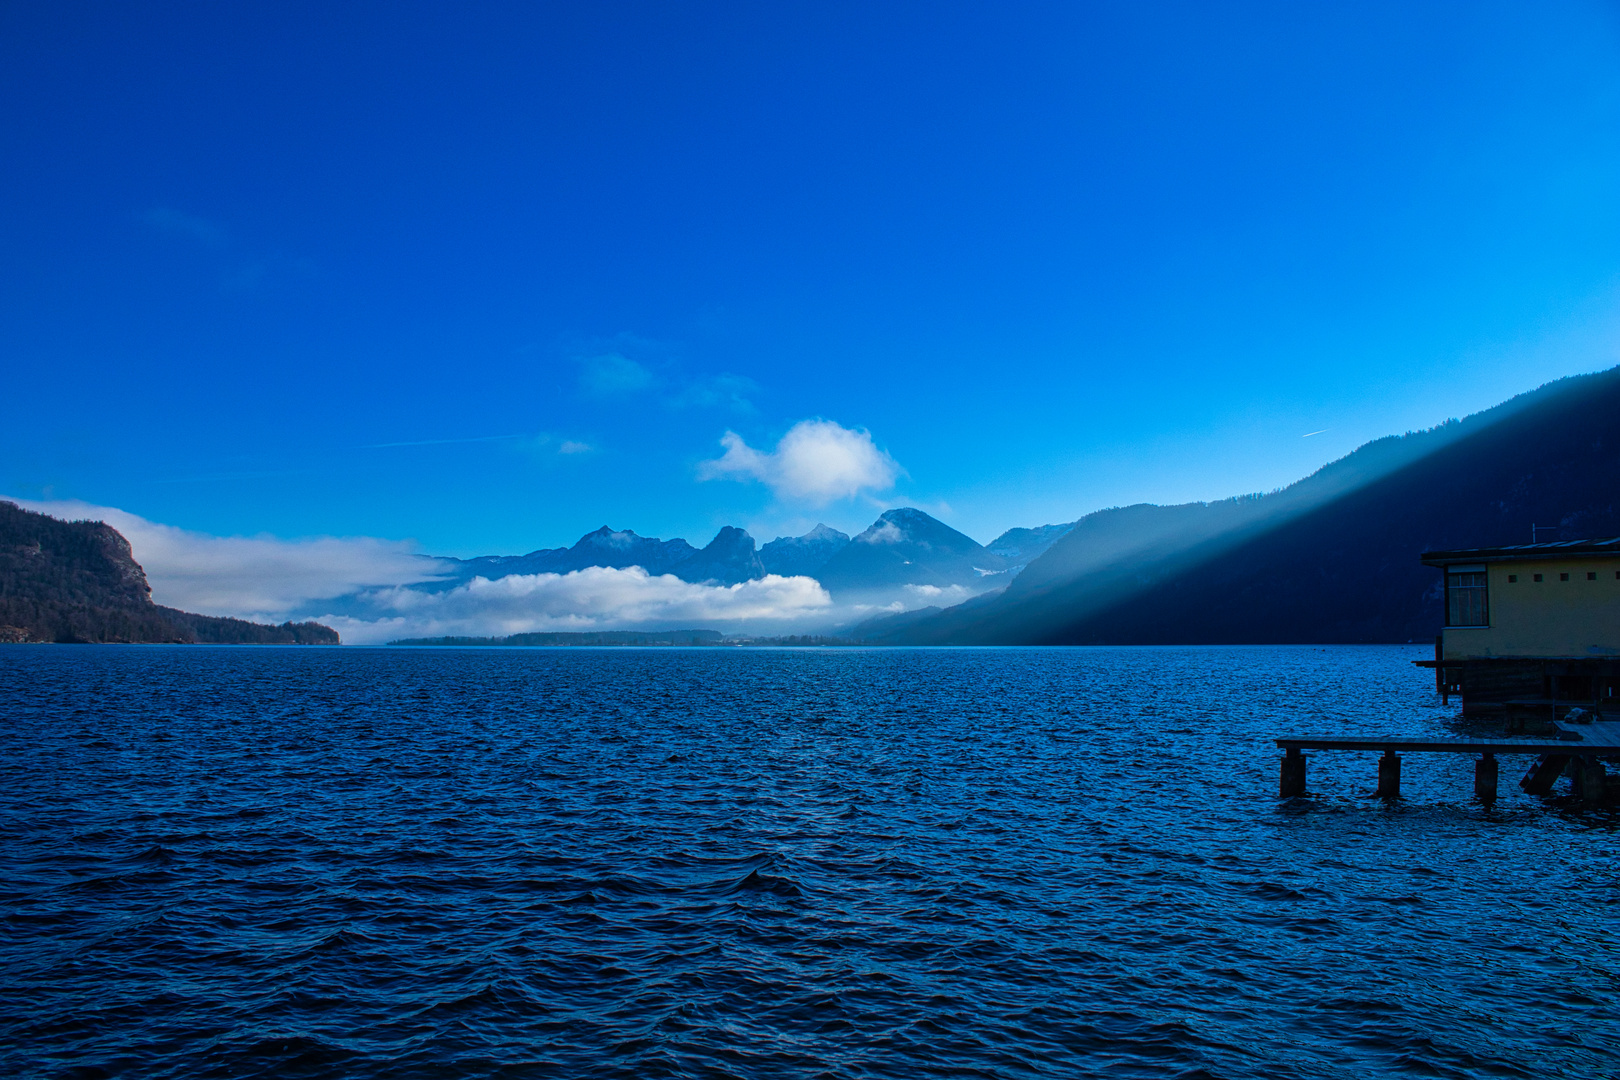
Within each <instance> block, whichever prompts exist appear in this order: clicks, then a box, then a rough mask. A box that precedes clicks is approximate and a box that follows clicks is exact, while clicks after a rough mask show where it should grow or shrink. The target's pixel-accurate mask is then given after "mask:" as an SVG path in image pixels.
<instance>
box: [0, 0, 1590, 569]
mask: <svg viewBox="0 0 1620 1080" xmlns="http://www.w3.org/2000/svg"><path fill="white" fill-rule="evenodd" d="M0 140H3V143H0V145H3V146H4V167H3V168H0V369H3V375H4V379H3V382H0V386H3V387H4V395H5V396H4V405H5V408H4V416H5V423H4V424H3V425H0V493H3V494H7V495H11V496H16V497H21V498H26V499H36V500H38V499H59V500H60V499H77V500H84V501H86V502H88V503H91V504H96V505H101V506H115V507H120V508H122V509H124V510H127V511H130V512H132V513H135V514H139V515H142V516H143V517H145V518H147V519H150V520H153V521H159V522H164V523H167V524H170V525H176V526H181V527H184V528H186V529H191V530H198V531H201V532H206V533H211V534H216V535H234V534H259V533H268V534H274V535H278V536H289V537H291V536H314V535H327V534H330V535H350V536H352V535H363V536H376V537H383V538H388V539H414V540H416V541H418V542H419V543H420V544H421V546H422V548H423V549H424V550H427V551H432V552H438V553H444V554H461V555H470V554H479V553H490V552H515V551H526V550H530V549H532V548H536V547H542V546H555V545H560V544H566V543H571V542H573V541H574V540H575V539H576V538H577V537H578V536H579V535H580V534H581V533H583V532H585V531H587V530H589V529H593V528H596V527H597V526H599V525H603V524H609V525H612V526H614V527H615V528H633V529H635V530H636V531H638V532H640V533H642V534H644V535H658V536H666V537H668V536H685V537H687V538H688V539H689V540H691V541H693V542H694V543H703V542H705V541H707V539H708V538H709V537H710V536H712V535H713V532H714V530H715V529H716V528H718V527H719V526H720V525H722V524H728V523H731V524H739V525H743V526H745V527H747V528H749V529H750V530H751V531H753V532H754V533H755V535H756V536H757V537H759V538H760V539H761V540H764V539H769V538H770V537H771V536H774V535H776V534H777V533H778V532H790V531H791V532H798V531H803V529H804V528H805V527H807V526H809V525H810V524H813V523H814V522H816V521H817V520H825V521H827V522H828V523H830V524H832V525H835V526H838V527H840V528H843V529H845V530H847V531H854V530H858V529H860V528H862V527H864V526H865V525H867V524H868V523H869V522H870V521H871V520H872V518H873V517H874V516H875V515H876V513H877V512H878V511H879V510H880V509H881V508H883V507H886V506H891V505H899V504H910V505H916V506H920V507H922V508H924V509H926V510H929V511H930V512H932V513H935V514H936V515H937V516H939V517H941V518H942V519H944V520H946V521H947V522H949V523H950V524H953V525H955V526H956V527H958V528H960V529H962V530H964V531H965V532H967V533H969V534H970V535H972V536H974V537H976V538H978V539H979V540H982V541H985V540H989V539H990V538H991V537H993V536H994V535H996V534H997V533H999V532H1000V531H1001V530H1003V529H1004V528H1007V527H1009V526H1013V525H1036V524H1042V523H1045V522H1052V521H1066V520H1071V519H1073V518H1075V517H1078V516H1079V515H1081V514H1083V513H1085V512H1088V511H1090V510H1094V509H1097V508H1099V507H1103V506H1109V505H1116V504H1121V503H1129V502H1137V501H1144V500H1145V501H1155V502H1165V501H1182V500H1189V499H1198V498H1217V497H1223V496H1227V495H1231V494H1237V493H1242V492H1248V491H1256V490H1265V489H1270V488H1274V487H1277V486H1280V485H1283V484H1286V483H1288V482H1290V481H1292V480H1294V479H1297V478H1299V477H1300V476H1302V475H1304V474H1306V473H1308V472H1310V471H1311V470H1312V469H1314V468H1316V467H1318V466H1319V465H1321V464H1323V463H1324V462H1326V461H1328V460H1330V459H1332V458H1335V457H1338V456H1340V455H1342V454H1343V453H1346V452H1348V451H1349V450H1350V449H1352V448H1354V447H1355V446H1356V445H1358V444H1359V443H1361V442H1364V441H1366V440H1367V439H1370V438H1374V437H1377V436H1379V435H1383V434H1388V433H1391V432H1399V431H1404V430H1408V429H1411V428H1417V427H1425V426H1429V425H1432V424H1435V423H1438V422H1440V421H1442V420H1444V419H1446V418H1447V417H1450V416H1458V415H1462V414H1465V413H1468V412H1471V411H1476V410H1478V409H1480V408H1483V407H1486V406H1489V405H1491V404H1494V403H1495V402H1497V401H1499V400H1502V399H1504V398H1506V397H1509V396H1511V395H1512V394H1514V393H1517V392H1520V391H1523V390H1527V389H1531V388H1533V387H1534V386H1536V385H1538V384H1540V383H1542V382H1545V381H1547V380H1549V379H1552V378H1556V377H1559V376H1562V375H1566V374H1572V373H1575V372H1582V371H1591V370H1596V369H1599V368H1604V367H1608V366H1612V365H1613V364H1614V363H1616V362H1617V360H1620V356H1617V352H1620V350H1617V347H1616V346H1617V344H1620V306H1617V302H1620V19H1617V14H1616V10H1615V8H1614V7H1613V6H1612V5H1599V4H1585V3H1554V2H1547V3H1535V4H1507V3H1502V4H1491V3H1480V2H1472V0H1471V2H1465V3H1464V2H1459V3H1452V4H1432V3H1420V2H1412V0H1403V2H1401V3H1392V4H1377V3H1363V4H1339V5H1329V4H1288V3H1276V4H1267V5H1245V4H1208V3H1189V4H1154V3H1108V4H1099V3H1065V4H1018V3H1009V4H995V5H987V4H973V5H966V4H951V3H939V2H931V3H927V4H921V3H919V4H884V3H870V2H863V3H859V4H830V3H816V4H790V3H769V4H762V3H736V4H721V3H708V4H703V3H698V4H679V5H676V4H657V3H645V4H618V3H609V2H602V3H589V4H578V3H569V4H536V3H511V4H494V3H466V4H459V3H458V4H450V3H409V2H400V0H390V2H387V3H376V4H366V3H344V4H330V3H321V4H314V3H308V4H300V3H291V2H286V0H277V2H275V3H253V2H241V3H230V4H218V3H141V2H117V3H112V2H109V3H76V2H73V0H8V2H6V3H4V4H0ZM807 420H821V421H826V422H827V423H824V424H819V425H815V424H812V425H804V424H803V422H804V421H807ZM796 425H801V426H798V427H796ZM728 433H729V434H728ZM863 433H866V434H869V436H870V439H869V440H868V439H867V438H866V434H863ZM784 436H788V437H789V438H788V441H787V442H786V443H783V444H782V445H781V447H780V448H778V444H779V442H781V440H783V439H784ZM723 440H724V441H723ZM795 440H797V441H795ZM723 454H724V455H725V457H722V455H723ZM714 462H720V463H721V464H718V465H717V464H713V463H714ZM705 463H709V464H705ZM818 470H819V471H818Z"/></svg>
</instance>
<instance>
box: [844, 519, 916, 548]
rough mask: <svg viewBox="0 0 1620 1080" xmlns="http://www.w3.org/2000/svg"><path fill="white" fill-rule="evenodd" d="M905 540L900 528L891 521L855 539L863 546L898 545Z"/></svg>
mask: <svg viewBox="0 0 1620 1080" xmlns="http://www.w3.org/2000/svg"><path fill="white" fill-rule="evenodd" d="M905 538H906V534H905V533H903V532H901V531H900V526H898V525H896V524H895V523H894V522H892V521H885V522H884V523H883V524H882V525H880V526H878V527H877V528H875V529H870V530H868V531H867V532H864V533H862V534H861V535H860V536H857V537H856V538H855V539H857V540H859V541H860V542H861V543H863V544H898V543H899V542H900V541H902V540H904V539H905Z"/></svg>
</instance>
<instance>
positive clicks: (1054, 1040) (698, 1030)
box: [0, 646, 1620, 1080]
mask: <svg viewBox="0 0 1620 1080" xmlns="http://www.w3.org/2000/svg"><path fill="white" fill-rule="evenodd" d="M1430 655H1432V650H1431V649H1429V648H1428V647H1409V646H1408V647H1394V646H1387V647H1342V646H1340V647H1328V648H1315V647H1231V648H1142V649H1104V648H1096V649H1052V650H1035V649H984V650H972V649H940V650H898V649H896V650H857V649H847V650H846V649H819V650H815V649H808V650H774V649H771V650H767V649H718V648H717V649H529V650H523V649H513V650H507V649H464V650H452V649H443V650H441V649H415V650H412V649H392V650H388V649H351V648H343V649H316V648H310V649H297V648H283V649H276V648H247V647H235V648H231V647H226V648H206V647H200V646H191V647H143V646H106V647H92V646H86V647H70V646H0V815H3V817H0V825H3V828H0V871H3V875H4V876H3V880H0V912H3V915H4V920H5V922H4V935H3V938H0V963H3V968H0V971H3V974H0V1074H3V1075H6V1076H19V1077H22V1076H28V1077H32V1076H42V1077H76V1078H89V1077H103V1076H118V1077H143V1078H144V1077H174V1078H181V1077H185V1078H188V1080H189V1078H198V1077H252V1076H265V1077H272V1076H273V1077H327V1076H330V1077H399V1078H406V1077H410V1078H421V1077H428V1078H432V1077H503V1078H506V1077H510V1078H517V1077H530V1076H533V1077H552V1076H556V1077H579V1076H592V1077H638V1078H639V1077H682V1078H686V1077H916V1076H953V1077H1035V1076H1042V1077H1051V1076H1083V1075H1107V1076H1110V1077H1182V1078H1192V1077H1232V1078H1235V1077H1266V1078H1278V1077H1343V1078H1352V1077H1355V1078H1359V1077H1367V1076H1412V1075H1420V1076H1432V1077H1503V1076H1508V1077H1515V1076H1522V1077H1538V1078H1539V1077H1547V1076H1559V1075H1564V1076H1578V1077H1593V1078H1595V1077H1599V1076H1607V1075H1613V1074H1614V1073H1615V1072H1616V1071H1617V1068H1620V1008H1617V1001H1620V951H1617V937H1620V871H1617V864H1616V859H1615V854H1616V827H1617V825H1620V816H1617V814H1616V812H1615V811H1614V810H1613V809H1607V808H1605V809H1596V810H1594V809H1587V808H1585V807H1583V806H1582V805H1581V804H1580V803H1579V802H1578V800H1576V799H1574V798H1573V797H1571V796H1569V794H1568V793H1567V786H1566V785H1564V784H1560V786H1559V789H1558V790H1557V792H1556V793H1555V794H1554V795H1553V796H1550V797H1546V798H1531V797H1529V796H1526V795H1524V794H1523V793H1522V792H1521V791H1520V790H1519V788H1518V786H1517V784H1516V781H1517V779H1518V777H1519V775H1520V774H1521V773H1522V771H1523V767H1524V766H1525V765H1527V764H1528V759H1524V758H1504V759H1503V762H1502V784H1501V791H1502V798H1501V800H1500V801H1499V802H1497V803H1496V804H1495V806H1493V807H1487V806H1484V805H1482V804H1480V803H1478V802H1477V801H1475V800H1474V798H1473V794H1472V792H1473V762H1472V759H1471V758H1469V757H1467V756H1464V755H1407V756H1406V759H1405V768H1404V776H1403V779H1402V783H1403V794H1404V796H1405V797H1404V798H1403V799H1402V800H1400V801H1399V802H1397V803H1394V804H1390V805H1386V804H1385V803H1383V802H1381V801H1379V800H1375V799H1373V798H1371V797H1370V795H1371V792H1372V790H1373V788H1374V785H1375V782H1376V776H1375V773H1376V766H1375V763H1376V755H1374V754H1368V753H1362V754H1327V753H1319V754H1312V755H1310V758H1311V766H1310V785H1311V789H1312V794H1311V795H1310V796H1309V797H1307V798H1304V799H1297V800H1289V801H1283V800H1279V799H1278V798H1277V773H1278V759H1279V756H1280V752H1279V751H1278V750H1277V749H1276V748H1275V746H1273V745H1272V742H1271V740H1272V739H1273V738H1275V737H1276V736H1278V735H1282V734H1333V733H1340V732H1344V733H1349V732H1362V731H1372V732H1379V733H1391V734H1393V733H1409V734H1424V735H1440V734H1446V733H1451V732H1468V729H1467V728H1465V727H1464V726H1463V724H1462V721H1461V720H1460V719H1458V718H1457V717H1456V716H1455V715H1454V714H1455V711H1456V710H1455V707H1453V708H1451V709H1446V708H1442V707H1441V706H1440V703H1439V700H1438V698H1437V696H1436V695H1435V693H1434V683H1433V676H1432V674H1431V673H1429V672H1427V671H1424V670H1421V669H1417V668H1414V667H1413V666H1412V665H1411V663H1410V661H1411V660H1413V659H1419V658H1422V657H1424V656H1430ZM1469 733H1472V732H1469Z"/></svg>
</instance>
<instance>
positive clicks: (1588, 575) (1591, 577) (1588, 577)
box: [1586, 570, 1597, 581]
mask: <svg viewBox="0 0 1620 1080" xmlns="http://www.w3.org/2000/svg"><path fill="white" fill-rule="evenodd" d="M1586 580H1587V581H1596V580H1597V573H1596V572H1595V571H1592V570H1588V571H1587V572H1586Z"/></svg>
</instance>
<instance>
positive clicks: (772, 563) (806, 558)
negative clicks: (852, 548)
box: [759, 523, 849, 577]
mask: <svg viewBox="0 0 1620 1080" xmlns="http://www.w3.org/2000/svg"><path fill="white" fill-rule="evenodd" d="M848 545H849V534H848V533H846V532H839V531H838V530H837V529H833V528H829V527H828V526H826V525H822V524H819V523H818V524H817V525H816V527H815V528H813V529H811V530H810V531H809V532H807V533H805V534H804V535H803V536H778V537H777V538H776V539H775V540H772V541H771V542H770V543H768V544H765V545H764V546H762V547H761V548H760V549H759V561H760V563H761V564H762V565H763V566H764V567H765V572H766V573H767V574H780V575H781V576H783V577H796V576H800V575H802V576H804V577H815V576H816V574H817V573H818V572H819V571H820V570H821V568H822V567H823V566H826V565H827V561H828V560H829V559H831V558H832V557H833V556H834V555H836V554H838V553H839V552H840V551H842V550H843V549H844V548H845V547H847V546H848Z"/></svg>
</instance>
